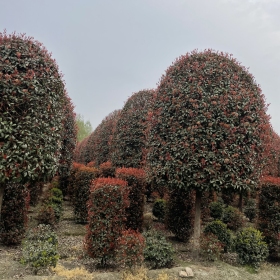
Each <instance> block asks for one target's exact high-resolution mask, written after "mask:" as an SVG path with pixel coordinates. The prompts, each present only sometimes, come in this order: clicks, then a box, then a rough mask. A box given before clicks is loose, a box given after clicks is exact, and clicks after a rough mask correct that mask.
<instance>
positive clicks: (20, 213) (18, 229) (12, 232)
mask: <svg viewBox="0 0 280 280" xmlns="http://www.w3.org/2000/svg"><path fill="white" fill-rule="evenodd" d="M28 194H29V192H28V190H27V188H26V187H25V186H20V185H19V184H16V183H9V184H7V185H6V188H5V194H4V198H3V206H2V210H1V221H0V241H1V242H2V243H3V244H6V245H15V244H20V243H21V241H22V239H23V238H24V235H25V232H26V226H27V220H28V216H27V212H28V208H29V195H28Z"/></svg>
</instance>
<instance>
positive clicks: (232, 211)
mask: <svg viewBox="0 0 280 280" xmlns="http://www.w3.org/2000/svg"><path fill="white" fill-rule="evenodd" d="M222 221H223V222H224V223H225V224H226V225H227V227H228V228H229V229H231V230H234V231H236V230H238V229H240V228H242V227H243V225H244V220H243V214H242V213H241V212H240V211H239V210H238V209H237V208H234V207H232V206H228V207H226V208H225V209H224V215H223V219H222Z"/></svg>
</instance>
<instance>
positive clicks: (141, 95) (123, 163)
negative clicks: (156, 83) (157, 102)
mask: <svg viewBox="0 0 280 280" xmlns="http://www.w3.org/2000/svg"><path fill="white" fill-rule="evenodd" d="M153 93H154V91H153V90H142V91H139V92H137V93H134V94H133V95H132V96H131V97H130V98H129V99H128V100H127V102H126V103H125V105H124V107H123V109H122V110H121V113H120V116H119V118H118V121H117V125H116V129H115V133H114V135H113V142H112V163H113V165H114V166H115V167H132V168H141V167H143V159H144V158H143V155H144V154H143V152H144V150H145V149H146V145H145V143H146V138H145V129H146V125H147V124H146V117H147V113H148V109H149V101H150V100H151V98H152V94H153Z"/></svg>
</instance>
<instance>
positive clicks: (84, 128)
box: [75, 114, 92, 142]
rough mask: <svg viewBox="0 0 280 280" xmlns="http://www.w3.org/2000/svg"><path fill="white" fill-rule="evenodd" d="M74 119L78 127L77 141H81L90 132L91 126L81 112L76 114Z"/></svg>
mask: <svg viewBox="0 0 280 280" xmlns="http://www.w3.org/2000/svg"><path fill="white" fill-rule="evenodd" d="M75 121H76V126H77V128H78V134H77V140H78V142H81V141H82V140H84V139H85V138H86V137H87V136H89V135H90V133H91V132H92V126H91V123H90V121H85V120H84V117H83V115H81V114H77V115H76V118H75Z"/></svg>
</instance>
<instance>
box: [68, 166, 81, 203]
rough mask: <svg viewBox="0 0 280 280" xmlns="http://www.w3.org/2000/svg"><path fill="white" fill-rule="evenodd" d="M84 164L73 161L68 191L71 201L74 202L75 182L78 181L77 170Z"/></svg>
mask: <svg viewBox="0 0 280 280" xmlns="http://www.w3.org/2000/svg"><path fill="white" fill-rule="evenodd" d="M83 166H84V165H83V164H81V163H77V162H73V164H72V167H71V171H70V176H69V182H68V188H67V193H68V196H69V200H70V201H71V203H72V204H73V200H74V192H75V182H76V176H77V172H78V171H79V169H80V168H81V167H83Z"/></svg>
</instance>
